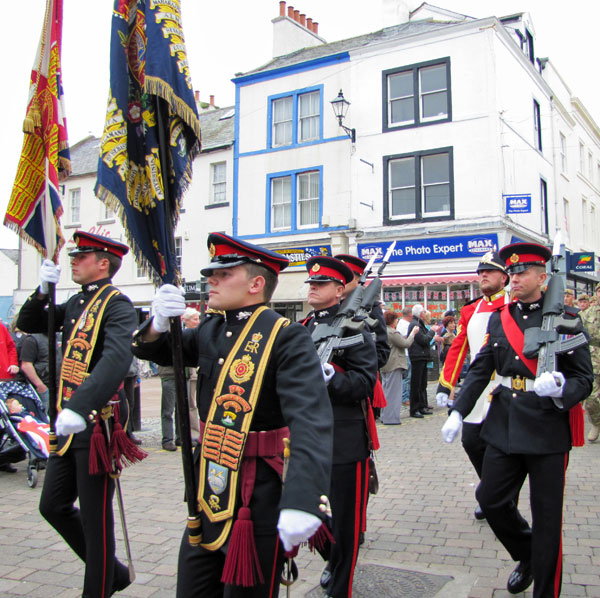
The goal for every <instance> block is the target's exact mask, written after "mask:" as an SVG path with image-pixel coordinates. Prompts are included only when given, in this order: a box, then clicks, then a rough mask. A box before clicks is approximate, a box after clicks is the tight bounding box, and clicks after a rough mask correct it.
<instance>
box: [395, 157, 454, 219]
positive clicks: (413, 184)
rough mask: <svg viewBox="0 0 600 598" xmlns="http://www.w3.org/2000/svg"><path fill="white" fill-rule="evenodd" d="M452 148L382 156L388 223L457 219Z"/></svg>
mask: <svg viewBox="0 0 600 598" xmlns="http://www.w3.org/2000/svg"><path fill="white" fill-rule="evenodd" d="M453 170H454V168H453V155H452V148H451V147H444V148H438V149H433V150H426V151H420V152H414V153H411V154H398V155H393V156H384V157H383V172H384V181H383V189H384V198H383V217H384V223H385V224H395V223H397V222H401V221H407V220H447V219H451V218H454V174H453Z"/></svg>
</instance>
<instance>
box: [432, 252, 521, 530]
mask: <svg viewBox="0 0 600 598" xmlns="http://www.w3.org/2000/svg"><path fill="white" fill-rule="evenodd" d="M477 277H478V281H479V290H480V291H481V293H482V296H481V297H477V299H473V300H472V301H470V302H469V303H467V304H466V305H465V306H464V307H463V308H462V310H461V312H460V320H459V321H458V328H457V331H456V338H455V339H454V341H453V342H452V344H451V345H450V349H449V350H448V353H447V355H446V360H445V361H444V368H443V370H442V373H441V374H440V379H439V384H438V388H437V394H436V400H437V404H438V405H439V406H440V407H444V406H445V405H447V404H448V402H449V400H450V396H451V394H452V392H453V390H454V389H455V388H456V384H457V383H458V378H459V376H460V373H461V370H462V367H463V364H464V362H465V358H466V356H467V353H468V352H469V351H470V353H471V360H474V359H475V358H476V357H477V353H478V352H479V349H480V348H481V345H483V340H484V337H485V333H486V330H487V325H488V321H489V319H490V316H491V315H492V313H493V312H494V311H496V310H498V309H500V308H501V307H502V306H504V305H505V304H506V303H508V302H509V296H508V293H506V292H505V291H504V287H505V286H506V285H507V284H508V274H507V273H506V267H505V265H504V262H503V261H502V260H501V259H500V256H499V255H498V253H496V252H492V251H490V252H488V253H486V254H485V255H484V256H483V257H482V258H481V261H480V262H479V265H478V266H477ZM493 386H494V382H493V381H492V382H491V383H490V384H488V386H487V387H486V389H485V390H484V391H483V392H482V393H481V395H480V396H479V399H478V400H477V403H476V405H475V407H474V408H473V410H472V411H471V413H470V414H469V416H468V417H466V418H465V420H464V422H463V428H462V437H461V440H462V445H463V448H464V449H465V452H466V453H467V456H468V457H469V460H470V461H471V463H472V464H473V467H474V468H475V471H476V472H477V475H478V476H479V478H480V479H481V469H482V467H483V455H484V453H485V442H484V441H483V440H482V439H481V437H480V433H481V427H482V422H483V420H484V419H485V416H486V413H487V410H488V408H489V405H490V402H489V393H490V391H491V389H492V387H493ZM475 518H476V519H483V518H484V515H483V512H482V511H481V508H480V507H479V506H478V507H477V508H476V509H475Z"/></svg>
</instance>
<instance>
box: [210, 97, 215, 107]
mask: <svg viewBox="0 0 600 598" xmlns="http://www.w3.org/2000/svg"><path fill="white" fill-rule="evenodd" d="M210 105H211V106H214V105H215V96H210Z"/></svg>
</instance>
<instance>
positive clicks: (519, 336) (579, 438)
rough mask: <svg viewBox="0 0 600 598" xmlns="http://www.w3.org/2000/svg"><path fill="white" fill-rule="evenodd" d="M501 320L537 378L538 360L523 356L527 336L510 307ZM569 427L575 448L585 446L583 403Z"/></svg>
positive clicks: (502, 312) (502, 310) (573, 411)
mask: <svg viewBox="0 0 600 598" xmlns="http://www.w3.org/2000/svg"><path fill="white" fill-rule="evenodd" d="M500 318H501V320H502V327H503V328H504V331H505V332H506V338H507V339H508V342H509V344H510V346H511V347H512V350H513V351H514V352H515V353H516V354H517V355H518V356H519V359H520V360H521V361H522V362H523V363H524V364H525V365H526V366H527V369H528V370H529V371H530V372H531V373H532V374H533V376H535V375H536V373H537V358H536V359H529V358H527V357H525V355H523V344H524V342H525V335H524V334H523V331H522V330H521V329H520V328H519V326H518V325H517V323H516V322H515V320H514V318H513V317H512V314H511V313H510V310H509V309H508V305H504V306H502V307H501V308H500ZM569 427H570V428H571V442H572V444H573V446H583V445H584V444H585V440H584V438H583V431H584V420H583V408H582V407H581V403H577V405H575V406H573V407H571V409H569Z"/></svg>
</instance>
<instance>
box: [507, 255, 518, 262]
mask: <svg viewBox="0 0 600 598" xmlns="http://www.w3.org/2000/svg"><path fill="white" fill-rule="evenodd" d="M509 259H510V263H511V264H516V263H517V262H518V261H519V256H518V255H517V254H516V253H513V254H512V255H511V256H510V258H509Z"/></svg>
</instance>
